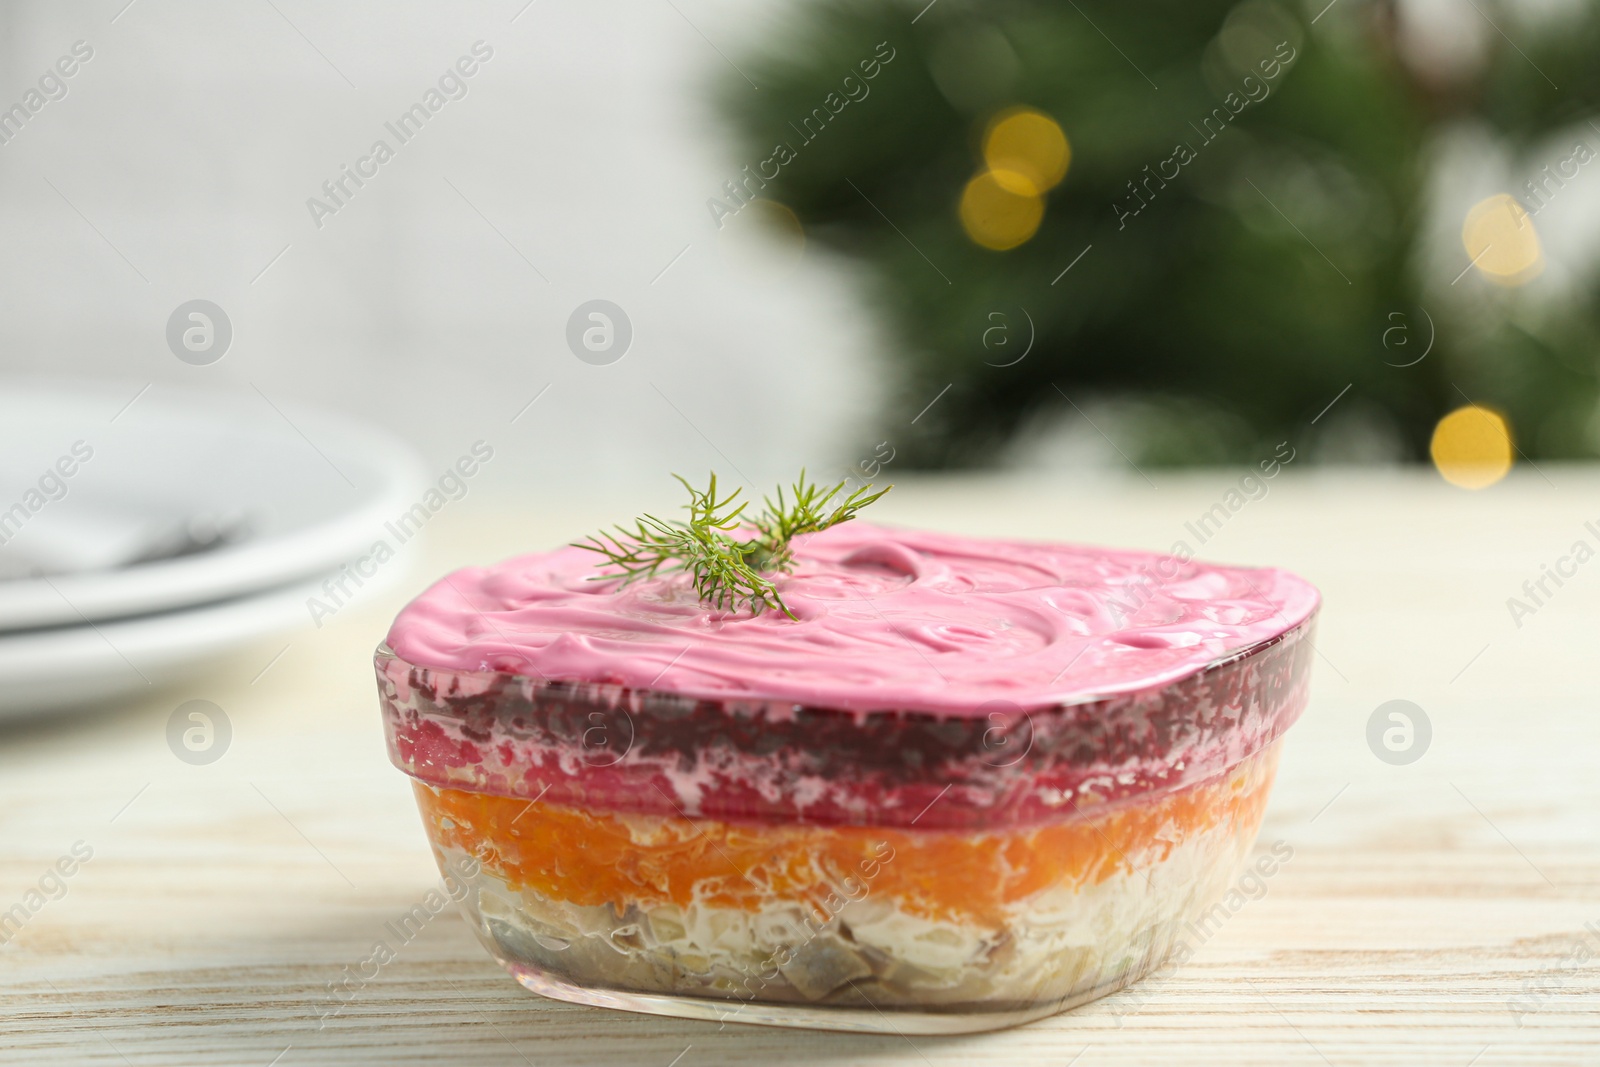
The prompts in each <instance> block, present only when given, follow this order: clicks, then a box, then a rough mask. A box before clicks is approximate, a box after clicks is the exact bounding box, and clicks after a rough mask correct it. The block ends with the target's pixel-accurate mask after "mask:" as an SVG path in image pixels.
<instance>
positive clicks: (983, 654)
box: [377, 521, 1318, 1033]
mask: <svg viewBox="0 0 1600 1067" xmlns="http://www.w3.org/2000/svg"><path fill="white" fill-rule="evenodd" d="M787 552H788V558H787V560H786V563H787V566H786V567H785V568H784V569H783V570H782V571H781V572H775V577H774V578H773V585H774V591H775V592H774V596H775V597H781V599H779V600H778V604H779V605H780V606H781V608H782V610H776V609H773V610H766V611H760V612H755V611H751V610H749V606H748V603H747V604H745V605H744V606H737V605H733V604H726V603H725V604H724V605H723V606H721V607H718V606H716V605H714V604H708V603H707V600H706V597H705V595H704V592H705V591H704V588H703V587H702V586H700V585H698V584H697V582H696V574H695V573H694V572H692V571H690V570H681V571H677V572H659V573H657V572H653V573H650V574H644V575H634V576H632V577H633V579H634V580H626V581H625V580H623V579H622V578H618V577H615V575H614V570H608V569H607V567H606V565H605V563H606V561H605V559H603V558H597V557H596V555H595V553H594V552H593V551H589V550H585V549H584V548H582V547H577V546H573V547H567V548H562V549H558V550H555V551H551V552H543V553H536V554H533V555H527V556H521V557H518V558H515V559H511V560H507V561H505V562H504V563H501V564H499V565H497V566H493V567H486V568H468V569H465V570H461V571H458V572H456V573H454V574H451V575H449V576H447V577H446V578H444V579H442V580H441V581H439V582H438V583H437V584H436V585H434V586H432V587H431V588H429V589H428V590H427V591H426V592H424V593H423V594H422V595H421V596H419V597H417V599H416V600H414V601H413V602H412V603H411V604H410V605H409V606H407V607H406V608H405V609H404V610H403V611H402V612H401V613H400V615H399V617H398V618H397V619H396V620H395V622H394V625H393V628H392V629H391V630H390V632H389V635H388V639H387V641H386V643H385V645H384V646H383V647H382V648H380V649H379V651H378V655H377V673H378V684H379V689H380V696H381V702H382V707H383V712H384V715H385V719H386V726H387V731H388V741H389V751H390V755H391V758H392V759H393V761H394V762H395V764H396V765H397V766H398V767H400V768H401V769H402V770H404V771H405V772H406V773H407V774H409V775H410V776H412V778H413V779H414V780H415V782H414V787H415V791H416V796H417V801H418V804H419V806H420V809H421V812H422V817H423V823H424V826H425V827H426V830H427V833H428V836H429V838H430V839H431V841H432V843H433V847H434V850H435V853H436V858H437V859H438V861H439V863H440V865H441V867H449V868H451V869H461V868H462V866H463V863H462V861H464V860H465V859H466V858H467V857H471V858H472V859H473V860H475V861H476V863H475V865H473V866H474V867H475V869H477V870H478V872H479V873H478V874H477V875H476V876H475V878H474V879H473V884H472V885H471V891H470V893H469V894H468V897H467V899H466V900H465V902H464V906H465V908H466V910H467V913H468V917H469V919H470V920H471V922H472V924H473V926H474V928H475V929H476V931H477V933H478V935H479V936H480V938H481V939H482V940H483V941H484V943H485V945H486V946H487V947H488V948H489V949H490V951H491V952H493V953H494V955H495V956H496V957H497V958H498V959H499V960H500V961H501V962H502V963H503V964H504V965H505V966H506V967H507V968H508V969H509V970H510V971H511V973H512V974H514V975H515V976H516V977H517V978H518V979H519V980H520V981H521V982H522V983H523V984H524V985H526V986H527V987H528V988H530V989H533V990H535V991H537V992H540V993H543V994H546V995H549V996H554V997H558V998H561V999H566V1000H572V1001H578V1002H582V1003H589V1004H598V1005H607V1006H615V1007H623V1008H631V1009H634V1010H644V1011H654V1012H661V1013H668V1014H678V1015H689V1016H699V1017H715V1018H723V1019H729V1020H733V1021H738V1022H770V1023H783V1024H798V1025H816V1026H826V1027H834V1028H844V1029H855V1028H859V1029H886V1030H899V1031H901V1032H904V1033H909V1032H955V1031H961V1030H975V1029H984V1028H989V1027H994V1026H1000V1025H1006V1024H1009V1023H1014V1022H1019V1021H1024V1020H1026V1019H1030V1018H1036V1017H1039V1016H1042V1015H1046V1014H1050V1013H1052V1012H1055V1011H1058V1010H1061V1009H1062V1008H1065V1007H1069V1006H1071V1005H1073V1004H1076V1003H1080V1002H1082V1001H1084V1000H1087V999H1090V998H1092V997H1095V996H1099V995H1102V994H1104V993H1107V992H1110V991H1112V990H1114V989H1116V988H1119V987H1120V986H1121V985H1124V984H1126V983H1127V982H1129V981H1132V980H1133V979H1135V978H1137V977H1138V976H1139V975H1140V974H1142V973H1144V972H1145V971H1146V970H1148V969H1150V968H1152V967H1154V966H1156V965H1158V964H1159V963H1160V962H1161V961H1162V960H1163V959H1164V958H1165V956H1166V955H1167V953H1168V952H1169V950H1170V949H1171V947H1172V945H1173V943H1174V940H1175V938H1176V937H1177V935H1178V932H1179V931H1180V930H1181V929H1182V928H1183V926H1184V924H1185V923H1186V922H1188V921H1189V920H1191V919H1193V918H1194V917H1196V916H1198V915H1199V914H1200V913H1202V912H1203V911H1205V910H1206V909H1207V908H1208V907H1210V906H1211V905H1212V904H1213V903H1214V902H1215V900H1216V899H1218V898H1219V897H1221V896H1222V894H1223V893H1224V892H1225V891H1226V888H1227V886H1228V883H1229V882H1230V881H1231V880H1232V878H1233V877H1234V876H1235V875H1236V873H1237V871H1238V869H1239V867H1240V865H1241V864H1242V862H1243V860H1244V858H1245V856H1246V854H1247V853H1248V851H1249V849H1250V847H1251V844H1252V842H1253V840H1254V837H1255V833H1256V830H1257V827H1258V825H1259V823H1260V820H1261V815H1262V810H1263V807H1264V805H1265V802H1266V798H1267V793H1268V790H1269V788H1270V785H1271V782H1272V776H1273V771H1274V768H1275V765H1276V760H1277V752H1278V744H1279V738H1280V737H1281V735H1282V734H1283V732H1284V730H1285V729H1286V728H1287V727H1288V726H1289V725H1290V724H1291V723H1292V722H1293V721H1294V720H1295V718H1296V717H1297V716H1298V715H1299V714H1300V712H1301V710H1302V708H1303V707H1304V705H1305V701H1306V694H1307V681H1308V675H1309V664H1310V657H1311V646H1310V638H1311V626H1312V622H1313V618H1314V615H1315V611H1316V608H1317V604H1318V600H1317V594H1316V592H1315V590H1314V589H1312V587H1311V586H1309V585H1308V584H1306V583H1305V582H1304V581H1302V580H1300V579H1298V578H1296V577H1294V576H1293V575H1290V574H1287V573H1285V572H1282V571H1278V570H1273V569H1264V568H1243V567H1227V566H1215V565H1209V564H1204V563H1199V562H1195V561H1192V560H1185V559H1180V558H1177V557H1171V556H1158V555H1153V554H1146V553H1138V552H1125V551H1110V550H1105V549H1098V548H1085V547H1080V546H1073V545H1062V544H1039V543H1030V542H1021V541H1007V540H986V539H975V538H969V537H958V536H953V535H950V534H943V533H933V532H926V531H916V530H904V529H891V528H886V527H882V526H876V525H870V524H868V523H866V522H863V521H852V522H848V523H843V524H839V525H833V526H831V527H828V528H824V529H820V530H817V531H814V532H809V533H802V534H800V535H798V536H796V537H794V538H793V540H792V543H790V544H789V545H788V546H787Z"/></svg>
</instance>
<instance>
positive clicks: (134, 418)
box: [0, 383, 420, 718]
mask: <svg viewBox="0 0 1600 1067" xmlns="http://www.w3.org/2000/svg"><path fill="white" fill-rule="evenodd" d="M419 483H420V468H419V466H418V463H417V461H416V459H415V457H414V456H413V454H412V453H411V452H410V450H409V449H408V448H406V447H405V446H404V445H402V444H401V443H399V442H398V441H396V440H395V439H394V438H392V437H390V436H389V435H386V434H383V433H380V432H378V431H376V430H373V429H371V428H368V427H364V426H360V425H356V424H353V423H351V422H350V421H349V420H347V419H343V418H339V417H336V416H332V415H330V414H327V413H323V412H318V411H314V410H309V409H306V408H303V407H298V406H294V405H291V404H288V403H284V402H282V401H278V400H275V399H268V397H267V396H266V395H264V394H263V393H261V392H259V391H257V390H254V389H249V390H246V391H244V392H242V393H220V392H200V391H189V390H177V389H173V388H170V387H163V386H151V387H147V388H145V389H143V390H142V391H141V389H140V385H139V384H138V383H132V384H129V385H127V386H125V387H120V386H119V387H111V386H105V385H93V386H62V385H53V384H34V383H27V384H7V383H0V718H4V717H15V716H20V715H28V714H32V713H36V712H41V711H47V710H52V709H57V708H64V707H72V706H81V705H89V704H96V703H104V702H110V701H113V700H115V699H116V698H118V697H119V696H123V695H125V694H128V693H133V692H137V691H140V690H147V689H149V688H150V687H153V686H158V685H164V684H169V683H171V682H173V681H175V680H177V679H178V678H180V677H181V676H183V675H184V674H185V673H187V672H190V671H192V670H195V669H196V668H198V667H201V666H203V665H204V664H205V663H207V662H208V661H210V660H213V659H215V658H216V657H218V656H220V655H222V654H223V653H226V652H229V651H232V650H235V649H238V648H242V647H244V646H248V645H252V644H257V643H260V642H261V641H262V640H263V639H264V638H266V637H268V636H270V635H272V634H274V633H282V632H284V631H288V630H291V629H295V628H303V627H307V626H309V624H310V623H311V622H312V621H313V620H312V619H311V617H310V615H309V612H308V606H307V605H308V600H309V598H311V597H313V596H315V597H318V598H320V599H321V602H322V603H323V604H325V605H328V606H329V607H334V608H336V607H337V606H339V605H340V604H342V603H344V602H347V600H348V597H349V596H350V595H353V593H354V592H355V587H354V586H353V585H351V584H350V581H349V580H348V579H347V580H346V581H345V582H344V592H343V593H341V594H337V595H336V597H335V596H332V595H330V594H329V592H328V591H327V590H326V589H325V588H324V585H323V583H324V581H325V579H327V578H328V577H329V576H330V575H335V574H337V573H338V572H340V570H341V568H342V567H343V565H345V564H346V563H348V562H350V561H353V560H356V559H358V558H359V557H361V556H362V555H363V554H365V553H367V552H368V551H369V550H370V549H371V548H372V546H373V545H374V543H375V542H377V541H379V540H388V541H390V542H392V541H393V538H392V537H389V536H388V535H387V534H386V532H385V522H386V521H393V520H395V519H396V517H397V516H400V515H401V514H403V513H404V512H405V511H406V509H407V508H408V507H410V506H411V505H412V503H413V502H414V501H415V500H416V498H417V493H418V487H419ZM402 573H403V567H402V565H401V564H400V563H399V562H391V563H389V564H388V565H387V566H385V567H381V568H378V569H377V571H376V573H375V574H373V575H372V576H370V577H369V578H366V579H363V584H362V589H361V592H362V594H363V595H365V594H367V593H370V592H371V591H373V590H374V589H375V588H378V587H381V586H384V585H387V584H391V583H393V582H394V581H396V580H398V579H399V578H400V577H401V576H402ZM265 665H266V664H265V663H263V666H265Z"/></svg>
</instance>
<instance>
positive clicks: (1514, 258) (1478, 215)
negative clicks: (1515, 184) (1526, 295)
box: [1461, 193, 1544, 286]
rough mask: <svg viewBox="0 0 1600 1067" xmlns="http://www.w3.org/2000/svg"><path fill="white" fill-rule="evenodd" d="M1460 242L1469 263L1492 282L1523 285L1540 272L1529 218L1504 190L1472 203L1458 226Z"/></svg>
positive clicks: (1539, 250)
mask: <svg viewBox="0 0 1600 1067" xmlns="http://www.w3.org/2000/svg"><path fill="white" fill-rule="evenodd" d="M1461 243H1462V244H1463V245H1464V246H1465V247H1466V250H1467V255H1468V256H1470V257H1471V259H1472V264H1473V266H1475V267H1477V268H1478V270H1479V271H1480V272H1481V273H1482V274H1483V276H1484V277H1485V278H1488V279H1489V280H1490V281H1492V282H1494V283H1495V284H1496V285H1508V286H1514V285H1526V284H1527V283H1528V282H1531V281H1533V279H1535V278H1537V277H1538V276H1539V275H1540V274H1542V273H1543V272H1544V249H1543V248H1542V247H1541V246H1540V243H1539V233H1538V231H1537V230H1535V229H1534V228H1533V218H1532V217H1531V216H1530V215H1529V214H1528V210H1527V209H1526V208H1524V207H1523V206H1522V205H1521V204H1519V203H1517V201H1516V199H1515V198H1514V197H1511V196H1508V195H1507V194H1505V193H1497V194H1496V195H1494V196H1491V197H1489V198H1488V199H1487V200H1482V201H1479V202H1478V203H1476V204H1474V205H1473V206H1472V210H1470V211H1468V212H1467V220H1466V222H1464V223H1463V224H1462V226H1461Z"/></svg>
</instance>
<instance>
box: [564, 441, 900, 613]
mask: <svg viewBox="0 0 1600 1067" xmlns="http://www.w3.org/2000/svg"><path fill="white" fill-rule="evenodd" d="M673 477H674V478H677V479H678V481H679V482H680V483H682V485H683V487H684V489H686V490H687V491H688V493H689V502H688V503H687V504H685V505H684V508H685V510H687V511H688V512H689V518H688V521H679V520H668V519H659V518H657V517H655V516H654V515H650V514H646V515H644V516H642V517H641V518H638V519H635V520H634V522H633V525H632V527H627V526H615V527H612V529H611V530H610V531H601V532H600V533H598V534H593V535H591V536H590V537H588V538H587V539H586V540H584V541H581V542H576V543H575V547H577V548H583V549H587V550H588V551H590V552H595V553H598V554H600V555H602V556H604V557H605V564H603V566H606V567H610V568H614V569H613V570H612V571H611V573H605V574H598V575H595V577H594V579H593V580H595V581H612V580H617V579H621V583H622V584H623V585H628V584H630V583H632V582H636V581H639V580H641V579H644V578H653V577H655V576H656V575H658V574H671V573H674V572H677V571H688V572H689V573H690V574H691V575H693V584H694V589H695V593H696V594H698V596H699V597H700V600H701V602H702V603H706V604H710V605H711V606H713V607H715V608H717V609H718V610H719V611H737V610H739V609H740V608H749V609H750V612H751V614H753V615H759V614H761V613H762V612H763V611H765V610H766V609H768V608H776V609H777V610H779V611H781V612H783V613H784V614H785V615H787V616H789V617H790V618H791V619H792V618H794V617H795V616H794V613H793V612H791V611H790V610H789V607H788V605H786V604H785V603H784V602H783V598H782V597H780V596H779V595H778V590H777V586H776V585H775V584H774V583H773V580H772V579H771V578H770V577H768V576H769V575H772V574H779V573H787V572H788V571H790V570H791V569H792V568H793V567H794V550H793V549H792V548H791V547H790V542H791V541H793V540H794V538H796V537H798V536H800V535H801V534H805V533H815V532H816V531H818V530H826V529H827V528H828V527H830V526H837V525H839V524H840V523H842V522H849V521H850V520H851V519H853V518H855V517H856V515H857V513H858V512H860V510H861V509H862V508H864V507H866V506H867V505H868V504H871V503H872V502H873V501H875V500H877V499H878V498H879V497H881V496H883V494H884V493H887V492H888V491H889V489H891V488H893V486H889V487H886V488H884V489H880V490H878V491H877V492H872V491H871V490H872V486H870V485H866V486H862V487H861V488H859V489H857V490H856V491H855V492H853V493H851V494H850V495H849V496H848V497H845V498H844V499H843V500H840V501H839V502H838V503H833V502H834V500H835V498H836V497H838V495H839V494H840V493H841V492H842V491H843V490H844V487H845V485H846V483H845V482H840V483H839V484H838V485H835V486H833V487H832V488H830V489H826V490H824V489H822V488H821V487H820V486H818V485H816V484H815V483H813V482H808V481H807V480H806V472H805V471H804V470H802V471H801V472H800V477H799V479H798V480H797V481H795V483H794V484H793V485H792V486H790V487H789V489H790V496H792V499H790V497H786V496H785V495H784V491H783V487H782V486H779V487H778V490H777V501H776V502H774V501H773V499H772V498H771V497H764V498H763V503H764V504H765V505H766V507H765V510H764V511H763V512H762V513H761V515H760V516H759V517H758V518H754V519H747V518H745V515H744V509H745V502H741V501H740V500H739V490H737V489H735V490H734V491H733V492H731V493H728V494H727V495H726V496H721V497H719V496H718V495H717V475H716V473H715V472H712V474H711V478H710V481H709V483H708V484H707V486H706V488H705V489H704V490H700V489H696V488H695V487H694V486H693V485H691V484H690V483H689V481H688V479H686V478H684V477H683V476H682V475H678V474H674V475H673ZM830 504H833V507H832V509H831V510H829V505H830ZM746 529H752V530H754V536H751V537H745V538H741V537H737V536H735V533H736V532H737V531H741V530H746Z"/></svg>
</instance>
